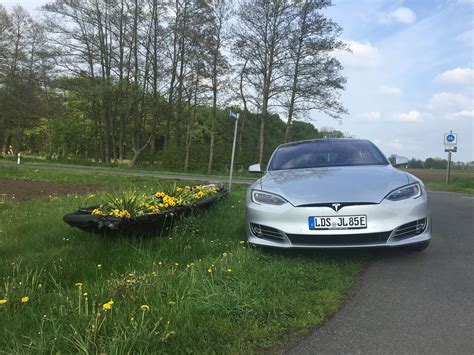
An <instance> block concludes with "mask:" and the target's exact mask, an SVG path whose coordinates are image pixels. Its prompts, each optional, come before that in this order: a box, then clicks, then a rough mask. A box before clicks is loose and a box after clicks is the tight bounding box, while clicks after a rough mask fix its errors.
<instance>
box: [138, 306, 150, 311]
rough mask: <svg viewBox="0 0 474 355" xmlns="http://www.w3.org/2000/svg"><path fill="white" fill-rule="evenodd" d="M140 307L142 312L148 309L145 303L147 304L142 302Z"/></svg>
mask: <svg viewBox="0 0 474 355" xmlns="http://www.w3.org/2000/svg"><path fill="white" fill-rule="evenodd" d="M140 309H141V310H142V311H143V312H147V311H149V310H150V306H149V305H147V304H142V305H141V307H140Z"/></svg>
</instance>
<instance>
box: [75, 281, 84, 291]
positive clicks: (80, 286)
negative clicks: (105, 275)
mask: <svg viewBox="0 0 474 355" xmlns="http://www.w3.org/2000/svg"><path fill="white" fill-rule="evenodd" d="M75 286H76V287H77V288H78V289H79V290H80V289H81V288H82V286H83V285H82V283H81V282H78V283H76V285H75Z"/></svg>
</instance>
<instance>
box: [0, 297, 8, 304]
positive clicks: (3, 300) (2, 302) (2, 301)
mask: <svg viewBox="0 0 474 355" xmlns="http://www.w3.org/2000/svg"><path fill="white" fill-rule="evenodd" d="M7 302H8V300H7V299H5V298H4V299H1V300H0V304H5V303H7Z"/></svg>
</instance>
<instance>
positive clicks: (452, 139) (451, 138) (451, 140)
mask: <svg viewBox="0 0 474 355" xmlns="http://www.w3.org/2000/svg"><path fill="white" fill-rule="evenodd" d="M455 139H456V137H454V135H453V134H448V135H447V136H446V140H447V141H448V142H454V140H455Z"/></svg>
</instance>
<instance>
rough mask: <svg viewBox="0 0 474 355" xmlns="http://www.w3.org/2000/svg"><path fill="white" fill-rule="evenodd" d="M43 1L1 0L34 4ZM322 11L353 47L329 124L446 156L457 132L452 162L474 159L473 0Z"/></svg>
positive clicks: (317, 118) (354, 4) (404, 149)
mask: <svg viewBox="0 0 474 355" xmlns="http://www.w3.org/2000/svg"><path fill="white" fill-rule="evenodd" d="M46 2H47V1H46V0H0V3H1V4H3V5H4V6H6V7H7V8H11V6H13V5H14V4H21V5H22V6H23V7H25V8H26V9H28V10H29V11H34V9H36V8H37V7H39V6H41V5H42V4H44V3H46ZM333 2H334V6H332V7H331V8H329V9H327V10H326V11H325V14H326V15H327V16H328V17H329V18H332V19H333V20H334V21H336V22H337V23H338V24H339V25H341V26H342V28H343V32H342V35H341V38H342V39H343V40H344V41H345V42H346V43H347V44H348V46H349V47H350V48H351V50H352V52H351V53H350V52H340V53H337V57H338V59H339V60H340V61H341V63H342V64H343V66H344V75H345V76H346V77H347V86H346V90H345V91H344V92H343V94H342V102H343V104H344V105H345V106H346V107H347V109H348V110H349V114H348V115H345V116H344V117H343V119H342V123H341V124H339V123H338V122H336V121H334V120H333V119H331V118H329V117H327V116H325V115H324V114H322V113H319V112H312V114H311V119H312V121H313V123H314V124H315V126H316V128H322V127H332V128H334V129H337V130H341V131H343V132H345V133H347V134H349V135H351V136H354V137H356V138H366V139H370V140H372V141H373V142H374V143H376V144H377V145H378V146H379V147H380V148H381V149H382V151H383V152H384V153H385V154H386V155H390V154H398V155H402V156H406V157H409V158H411V157H415V158H418V159H426V158H428V157H440V158H446V156H447V153H445V152H444V145H443V137H444V133H447V132H449V131H450V130H452V131H453V132H454V133H457V134H458V152H457V153H454V154H453V160H454V161H474V143H473V141H474V1H472V0H410V1H408V0H407V1H403V0H333Z"/></svg>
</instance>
